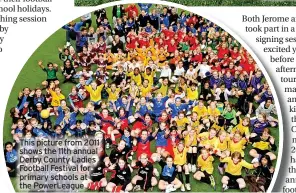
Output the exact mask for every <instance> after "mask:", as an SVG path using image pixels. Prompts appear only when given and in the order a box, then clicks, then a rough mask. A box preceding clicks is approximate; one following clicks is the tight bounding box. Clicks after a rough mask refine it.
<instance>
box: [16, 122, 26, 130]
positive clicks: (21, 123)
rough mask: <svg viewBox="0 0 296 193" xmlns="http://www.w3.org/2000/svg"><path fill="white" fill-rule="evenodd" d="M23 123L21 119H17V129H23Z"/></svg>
mask: <svg viewBox="0 0 296 193" xmlns="http://www.w3.org/2000/svg"><path fill="white" fill-rule="evenodd" d="M24 126H25V125H24V123H23V122H22V121H19V122H18V123H17V127H18V128H19V129H23V128H24Z"/></svg>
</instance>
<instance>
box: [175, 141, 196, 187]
mask: <svg viewBox="0 0 296 193" xmlns="http://www.w3.org/2000/svg"><path fill="white" fill-rule="evenodd" d="M193 140H194V139H193V138H190V141H189V144H190V145H191V143H192V142H193ZM188 149H189V147H188V146H185V145H184V143H183V142H182V141H180V142H179V143H178V146H177V147H176V146H174V149H173V151H174V164H175V165H176V166H177V170H178V177H179V180H180V181H181V182H182V186H181V191H182V192H184V191H185V186H186V189H187V190H188V191H190V190H191V187H190V182H189V169H188V165H187V164H186V162H187V152H188ZM182 171H184V172H185V178H186V181H185V183H186V184H185V186H184V180H183V174H182Z"/></svg>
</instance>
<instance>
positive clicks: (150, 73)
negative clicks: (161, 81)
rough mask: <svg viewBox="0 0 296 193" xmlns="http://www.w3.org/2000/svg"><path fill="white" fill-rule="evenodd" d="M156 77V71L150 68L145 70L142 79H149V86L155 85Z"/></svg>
mask: <svg viewBox="0 0 296 193" xmlns="http://www.w3.org/2000/svg"><path fill="white" fill-rule="evenodd" d="M154 75H155V71H154V70H152V69H151V68H150V67H147V68H146V69H145V70H143V72H142V77H143V79H147V80H148V81H149V85H150V86H151V85H153V78H154Z"/></svg>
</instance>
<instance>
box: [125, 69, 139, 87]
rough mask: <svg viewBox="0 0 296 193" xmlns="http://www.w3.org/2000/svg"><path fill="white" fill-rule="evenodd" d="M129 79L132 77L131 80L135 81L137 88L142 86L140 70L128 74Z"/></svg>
mask: <svg viewBox="0 0 296 193" xmlns="http://www.w3.org/2000/svg"><path fill="white" fill-rule="evenodd" d="M128 77H130V78H131V80H133V81H135V83H136V84H137V86H140V85H142V77H141V74H140V69H139V68H138V67H136V68H135V69H134V71H132V72H130V73H128Z"/></svg>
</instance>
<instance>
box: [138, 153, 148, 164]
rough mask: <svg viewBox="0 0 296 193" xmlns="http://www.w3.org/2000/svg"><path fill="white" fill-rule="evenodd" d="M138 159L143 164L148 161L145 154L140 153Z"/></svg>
mask: <svg viewBox="0 0 296 193" xmlns="http://www.w3.org/2000/svg"><path fill="white" fill-rule="evenodd" d="M140 160H141V163H142V164H143V165H146V164H147V162H148V158H147V155H143V154H142V155H141V157H140Z"/></svg>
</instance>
